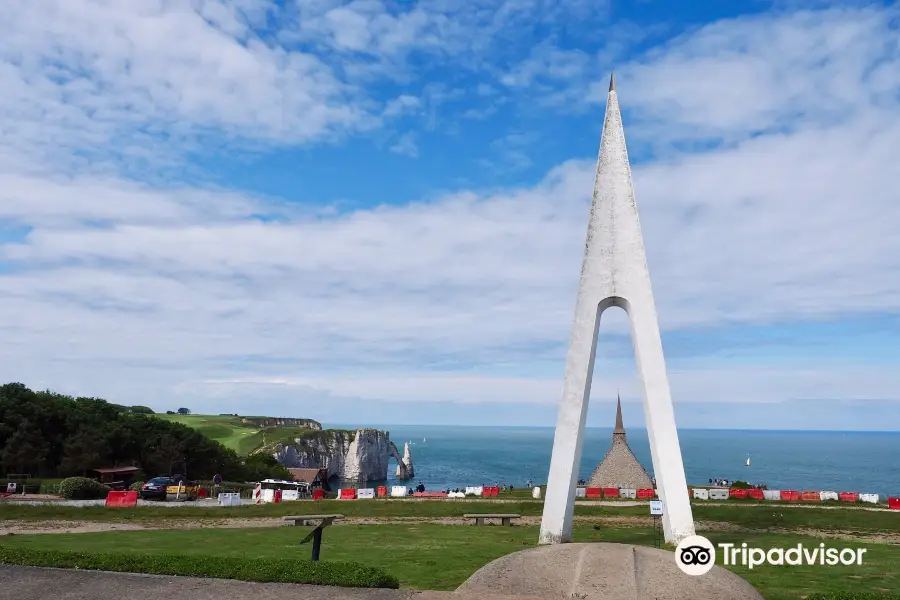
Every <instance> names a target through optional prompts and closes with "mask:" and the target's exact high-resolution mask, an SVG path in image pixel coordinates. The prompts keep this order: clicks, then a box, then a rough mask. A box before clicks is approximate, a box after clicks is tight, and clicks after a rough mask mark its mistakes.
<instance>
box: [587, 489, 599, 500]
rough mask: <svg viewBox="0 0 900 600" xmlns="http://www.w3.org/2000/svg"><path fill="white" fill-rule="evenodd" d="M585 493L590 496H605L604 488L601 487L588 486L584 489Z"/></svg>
mask: <svg viewBox="0 0 900 600" xmlns="http://www.w3.org/2000/svg"><path fill="white" fill-rule="evenodd" d="M584 495H585V496H587V497H588V498H602V497H603V489H601V488H587V489H586V490H584Z"/></svg>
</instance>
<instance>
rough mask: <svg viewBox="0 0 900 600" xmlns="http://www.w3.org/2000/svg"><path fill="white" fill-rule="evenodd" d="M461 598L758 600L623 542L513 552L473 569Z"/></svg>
mask: <svg viewBox="0 0 900 600" xmlns="http://www.w3.org/2000/svg"><path fill="white" fill-rule="evenodd" d="M456 593H457V594H460V595H465V596H467V597H470V596H475V595H478V594H483V595H484V597H485V598H489V597H495V596H497V597H499V596H527V597H532V598H535V597H537V598H545V599H547V600H573V599H580V600H649V599H655V598H659V599H662V598H665V600H697V599H698V598H715V599H716V600H762V596H761V595H760V593H759V592H757V591H756V588H754V587H753V586H752V585H750V584H749V583H747V582H746V581H745V580H744V579H742V578H741V577H738V576H737V575H735V574H734V573H732V572H731V571H729V570H727V569H725V568H723V567H713V568H712V570H711V571H710V572H709V573H706V574H705V575H698V576H691V575H687V574H685V573H683V572H682V571H681V569H679V568H678V565H677V564H676V563H675V554H674V553H673V552H668V551H666V550H657V549H656V548H647V547H644V546H631V545H628V544H606V543H598V544H558V545H550V546H540V547H538V548H534V549H532V550H523V551H521V552H515V553H513V554H509V555H507V556H504V557H502V558H498V559H497V560H495V561H494V562H492V563H489V564H488V565H486V566H484V567H482V568H481V569H479V570H478V571H477V572H476V573H475V574H474V575H472V576H471V577H470V578H469V579H468V580H466V582H465V583H463V584H462V585H461V586H460V587H459V588H457V590H456Z"/></svg>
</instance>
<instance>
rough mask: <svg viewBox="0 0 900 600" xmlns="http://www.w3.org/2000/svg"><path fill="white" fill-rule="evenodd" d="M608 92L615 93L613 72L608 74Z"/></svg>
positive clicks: (614, 74) (614, 75)
mask: <svg viewBox="0 0 900 600" xmlns="http://www.w3.org/2000/svg"><path fill="white" fill-rule="evenodd" d="M609 91H611V92H614V91H616V72H615V71H613V72H611V73H610V74H609Z"/></svg>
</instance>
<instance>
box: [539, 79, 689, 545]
mask: <svg viewBox="0 0 900 600" xmlns="http://www.w3.org/2000/svg"><path fill="white" fill-rule="evenodd" d="M610 306H619V307H621V308H623V309H625V312H627V313H628V317H629V321H630V323H631V341H632V343H633V344H634V355H635V360H636V362H637V370H638V374H639V376H640V379H641V382H642V383H643V386H644V413H645V415H646V421H647V433H648V434H649V436H650V453H651V456H652V459H653V472H654V474H655V475H656V486H657V489H658V490H659V498H660V500H662V503H663V506H664V507H665V510H664V511H663V516H662V518H663V529H664V532H665V538H666V542H669V543H675V544H677V543H678V542H680V541H681V540H682V539H684V538H686V537H688V536H691V535H694V519H693V515H692V514H691V504H690V499H689V497H688V489H687V482H686V480H685V476H684V465H683V463H682V460H681V447H680V446H679V444H678V432H677V431H676V429H675V414H674V412H673V410H672V398H671V394H670V392H669V380H668V377H667V376H666V364H665V360H664V359H663V349H662V341H661V339H660V335H659V323H658V322H657V318H656V306H655V304H654V302H653V292H652V290H651V287H650V271H649V270H648V268H647V258H646V255H645V253H644V241H643V239H642V237H641V226H640V221H639V220H638V213H637V206H636V205H635V201H634V188H633V186H632V183H631V167H630V165H629V164H628V151H627V150H626V148H625V133H624V131H623V129H622V115H621V113H620V112H619V101H618V99H617V97H616V83H615V78H614V77H613V78H610V82H609V96H608V97H607V104H606V120H605V121H604V123H603V138H602V140H601V143H600V156H599V159H598V160H597V175H596V179H595V180H594V196H593V201H592V202H591V216H590V222H589V224H588V232H587V242H586V244H585V250H584V262H583V263H582V267H581V282H580V284H579V288H578V301H577V304H576V307H575V323H574V326H573V331H572V339H571V342H570V344H569V353H568V356H567V357H566V380H565V384H564V386H563V394H562V400H561V402H560V407H559V419H558V421H557V424H556V436H555V438H554V441H553V456H552V458H551V460H550V476H549V478H548V482H547V492H546V499H545V501H544V516H543V518H542V520H541V536H540V543H541V544H558V543H562V542H569V541H571V538H572V515H573V512H574V510H575V486H576V483H577V481H578V465H579V463H580V462H581V450H582V442H583V434H584V423H585V419H586V418H587V409H588V401H589V398H590V392H591V378H592V375H593V370H594V356H595V353H596V348H597V331H598V327H599V325H600V316H601V315H602V314H603V311H604V310H606V309H607V308H609V307H610Z"/></svg>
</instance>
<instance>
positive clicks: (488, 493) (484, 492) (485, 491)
mask: <svg viewBox="0 0 900 600" xmlns="http://www.w3.org/2000/svg"><path fill="white" fill-rule="evenodd" d="M499 495H500V488H499V487H497V486H496V485H495V486H490V487H489V486H484V487H483V488H482V489H481V496H482V497H485V498H491V497H494V496H499Z"/></svg>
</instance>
